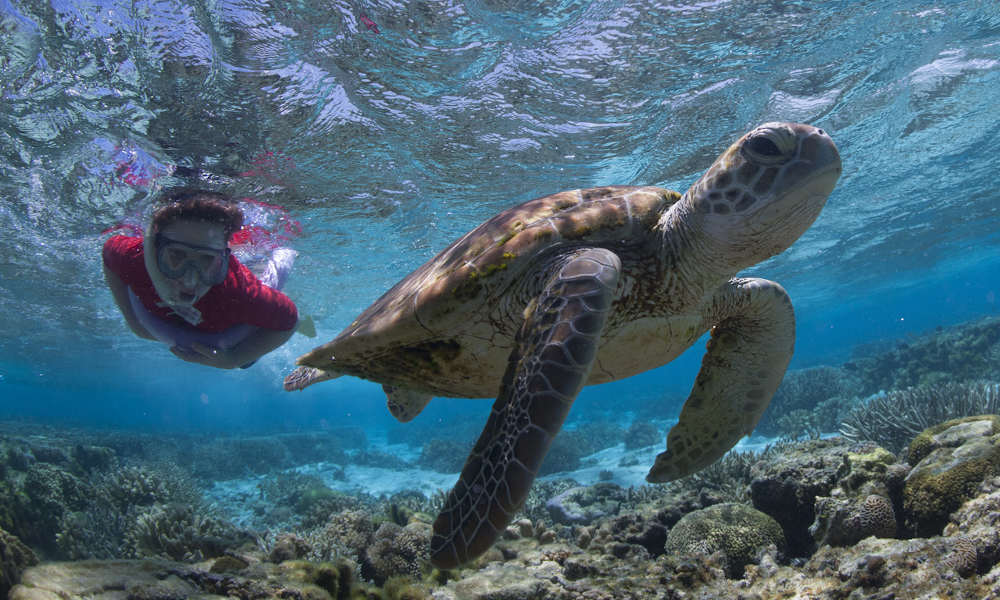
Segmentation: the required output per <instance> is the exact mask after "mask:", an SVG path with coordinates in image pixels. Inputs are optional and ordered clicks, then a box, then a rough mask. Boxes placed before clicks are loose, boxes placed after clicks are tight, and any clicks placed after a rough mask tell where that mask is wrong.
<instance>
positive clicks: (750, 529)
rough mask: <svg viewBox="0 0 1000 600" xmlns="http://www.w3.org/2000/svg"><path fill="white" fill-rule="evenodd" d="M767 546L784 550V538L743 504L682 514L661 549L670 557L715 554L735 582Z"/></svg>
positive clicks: (775, 524) (772, 523) (761, 515)
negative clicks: (669, 554) (717, 553)
mask: <svg viewBox="0 0 1000 600" xmlns="http://www.w3.org/2000/svg"><path fill="white" fill-rule="evenodd" d="M770 546H775V547H776V548H777V549H778V551H779V552H781V551H783V550H784V547H785V536H784V534H783V533H782V531H781V526H780V525H778V522H777V521H775V520H774V519H772V518H771V517H769V516H768V515H766V514H764V513H762V512H760V511H759V510H755V509H753V508H751V507H749V506H747V505H745V504H735V503H727V504H716V505H715V506H710V507H708V508H703V509H701V510H697V511H695V512H692V513H688V514H686V515H684V517H683V518H682V519H681V520H680V521H678V522H677V524H676V525H674V526H673V527H672V528H671V529H670V532H669V533H667V541H666V545H665V546H664V547H665V549H666V551H667V552H669V553H674V554H701V555H703V556H710V555H712V554H715V553H716V552H719V553H721V557H720V559H719V560H720V562H721V564H722V566H723V569H724V570H725V572H726V576H727V577H730V578H733V579H735V578H739V577H742V576H743V568H744V567H746V565H748V564H750V563H753V562H755V561H756V559H757V556H758V555H759V554H760V553H761V552H762V551H764V550H766V549H767V548H768V547H770Z"/></svg>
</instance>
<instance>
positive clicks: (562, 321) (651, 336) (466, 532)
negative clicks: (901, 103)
mask: <svg viewBox="0 0 1000 600" xmlns="http://www.w3.org/2000/svg"><path fill="white" fill-rule="evenodd" d="M840 172H841V166H840V157H839V155H838V153H837V149H836V146H835V145H834V143H833V141H832V140H831V139H830V137H829V136H828V135H827V134H826V133H824V132H823V130H821V129H817V128H815V127H812V126H809V125H802V124H795V123H767V124H765V125H761V126H760V127H757V128H756V129H754V130H753V131H750V132H749V133H747V134H746V135H744V136H743V137H741V138H740V139H739V140H737V141H736V142H735V143H734V144H733V145H732V146H730V147H729V149H727V150H726V151H725V152H724V153H723V154H722V155H721V156H720V157H719V158H718V159H717V160H716V161H715V163H714V164H713V165H712V166H711V168H709V169H708V171H707V172H706V173H705V174H704V175H703V176H702V177H701V178H700V179H699V180H698V181H697V182H696V183H695V184H694V185H692V186H691V188H690V189H689V190H688V191H687V193H685V194H684V195H683V196H681V195H680V194H678V193H677V192H673V191H669V190H665V189H662V188H658V187H650V186H645V187H632V186H611V187H599V188H593V189H582V190H573V191H566V192H560V193H557V194H553V195H551V196H545V197H544V198H539V199H536V200H531V201H529V202H525V203H524V204H521V205H519V206H515V207H514V208H511V209H509V210H506V211H504V212H502V213H500V214H498V215H496V216H495V217H493V218H492V219H490V220H488V221H486V222H485V223H483V224H482V225H480V226H479V227H477V228H475V229H473V230H472V231H470V232H469V233H467V234H466V235H464V236H463V237H462V238H460V239H459V240H457V241H456V242H454V243H453V244H451V245H450V246H448V247H447V248H446V249H445V250H444V251H443V252H441V253H440V254H438V255H437V256H435V257H434V258H432V259H431V260H429V261H428V262H426V263H425V264H424V265H423V266H422V267H420V268H419V269H417V270H416V271H414V272H413V273H411V274H410V275H408V276H407V277H406V278H404V279H403V280H402V281H400V282H399V283H397V284H396V285H395V286H394V287H393V288H392V289H390V290H389V291H388V292H386V293H385V294H384V295H383V296H382V297H381V298H379V299H378V300H377V301H376V302H375V303H374V304H372V305H371V306H370V307H369V308H368V309H367V310H365V311H364V312H363V313H362V314H361V316H359V317H358V318H357V319H356V320H355V321H354V322H353V323H351V325H350V326H349V327H348V328H347V329H345V330H344V331H343V332H342V333H341V334H340V335H338V336H337V337H336V338H335V339H334V340H333V341H332V342H330V343H328V344H325V345H323V346H319V347H317V348H315V349H314V350H312V351H311V352H309V353H308V354H305V355H303V356H301V357H299V359H298V364H299V365H301V366H300V367H299V368H297V369H296V370H295V371H294V372H292V373H291V374H290V375H288V377H286V378H285V389H288V390H296V389H302V388H304V387H306V386H308V385H311V384H313V383H316V382H319V381H325V380H327V379H332V378H334V377H338V376H340V375H353V376H356V377H361V378H363V379H368V380H371V381H376V382H379V383H382V384H383V388H384V389H385V392H386V395H387V396H388V406H389V410H390V411H391V412H392V414H393V415H394V416H395V417H396V418H397V419H399V420H400V421H408V420H410V419H412V418H413V417H415V416H416V415H417V414H418V413H419V412H420V411H421V410H422V409H423V408H424V406H426V404H427V402H428V401H429V400H430V399H431V397H433V396H448V397H462V398H482V397H496V402H495V404H494V405H493V411H492V412H491V414H490V416H489V419H488V420H487V423H486V426H485V428H484V429H483V432H482V434H481V436H480V437H479V441H478V442H477V443H476V445H475V447H474V448H473V450H472V452H471V454H470V455H469V457H468V459H467V460H466V462H465V466H464V468H463V469H462V474H461V476H460V478H459V480H458V482H457V483H456V485H455V487H454V488H453V489H452V490H451V492H450V493H449V494H448V497H447V500H446V503H445V506H444V508H443V509H442V510H441V513H440V514H439V515H438V517H437V519H436V520H435V522H434V528H433V536H432V540H431V562H432V563H433V564H435V565H437V566H438V567H442V568H450V567H454V566H457V565H460V564H462V563H464V562H467V561H469V560H471V559H473V558H475V557H477V556H479V555H480V554H482V553H483V552H485V551H486V550H487V549H488V548H489V547H490V546H491V545H492V544H493V542H494V541H495V540H496V538H497V536H498V535H499V533H500V532H502V531H504V529H505V527H506V526H507V525H508V524H509V522H510V521H511V518H512V516H513V515H514V513H515V512H516V511H517V510H518V509H519V508H520V507H521V505H522V504H523V503H524V500H525V498H526V497H527V495H528V490H529V488H530V487H531V483H532V481H533V480H534V478H535V475H536V473H537V472H538V468H539V465H540V464H541V462H542V459H543V458H544V457H545V453H546V452H547V450H548V448H549V445H550V444H551V443H552V439H553V437H554V436H555V435H556V433H557V432H558V431H559V428H560V427H561V425H562V423H563V421H564V420H565V418H566V414H567V413H568V412H569V408H570V405H571V404H572V403H573V400H574V399H575V398H576V395H577V393H578V392H579V391H580V388H581V387H582V386H584V385H586V384H596V383H603V382H606V381H613V380H616V379H621V378H624V377H629V376H631V375H635V374H636V373H641V372H643V371H646V370H648V369H652V368H654V367H658V366H660V365H663V364H666V363H667V362H670V361H671V360H673V359H674V358H676V357H677V356H678V355H679V354H681V352H683V351H684V350H685V349H687V348H688V347H689V346H691V345H692V344H693V343H694V342H695V341H696V340H697V339H698V338H699V337H701V335H702V334H703V333H705V332H706V331H708V330H709V329H711V331H712V335H711V339H710V341H709V342H708V347H707V351H706V353H705V357H704V359H703V362H702V366H701V370H700V372H699V373H698V376H697V379H696V380H695V383H694V387H693V389H692V390H691V394H690V396H689V397H688V399H687V401H686V403H685V404H684V408H683V409H682V411H681V414H680V420H679V422H678V423H677V424H676V425H675V426H674V427H673V428H672V429H671V430H670V434H669V435H668V436H667V448H666V451H665V452H662V453H660V454H659V455H658V456H657V457H656V461H655V463H654V464H653V467H652V469H650V471H649V474H648V476H647V480H648V481H650V482H665V481H670V480H673V479H677V478H679V477H683V476H685V475H688V474H691V473H693V472H695V471H698V470H699V469H702V468H704V467H706V466H708V465H709V464H711V463H712V462H714V461H715V460H716V459H718V458H719V457H721V456H722V455H723V454H724V453H725V452H726V451H728V450H729V449H730V448H732V447H733V446H734V445H735V444H736V442H737V441H739V439H740V438H741V437H742V436H744V435H747V434H749V433H750V432H751V431H752V430H753V428H754V426H755V425H756V424H757V421H758V419H759V418H760V416H761V414H762V413H763V411H764V409H765V408H766V407H767V405H768V403H769V402H770V400H771V396H772V395H773V394H774V391H775V390H776V389H777V387H778V384H779V383H780V382H781V379H782V377H783V376H784V373H785V369H786V367H787V366H788V361H789V360H790V359H791V356H792V349H793V346H794V341H795V317H794V314H793V311H792V305H791V302H790V301H789V299H788V295H787V293H786V292H785V290H784V289H783V288H782V287H781V286H780V285H778V284H777V283H774V282H772V281H767V280H764V279H756V278H735V275H736V274H737V272H739V271H740V270H741V269H744V268H746V267H749V266H751V265H753V264H756V263H758V262H760V261H762V260H764V259H766V258H769V257H771V256H774V255H776V254H778V253H780V252H782V251H783V250H785V249H786V248H788V247H789V246H791V245H792V243H793V242H795V240H796V239H798V237H799V236H800V235H802V233H803V232H804V231H805V230H806V229H807V228H808V227H809V226H810V225H811V224H812V222H813V221H814V220H815V219H816V217H817V216H818V215H819V212H820V210H821V209H822V208H823V205H824V204H825V202H826V198H827V196H828V195H829V194H830V192H831V191H832V190H833V187H834V184H835V183H836V181H837V178H838V177H839V176H840Z"/></svg>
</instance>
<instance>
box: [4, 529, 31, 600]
mask: <svg viewBox="0 0 1000 600" xmlns="http://www.w3.org/2000/svg"><path fill="white" fill-rule="evenodd" d="M37 564H38V557H37V556H35V553H34V552H32V551H31V548H29V547H27V546H25V545H24V544H22V543H21V540H19V539H17V536H13V535H11V534H9V533H7V532H6V531H4V530H3V529H0V597H7V593H8V592H9V591H10V589H11V588H12V587H14V585H15V584H16V583H18V582H19V581H20V580H21V573H22V572H24V569H25V568H27V567H30V566H32V565H37Z"/></svg>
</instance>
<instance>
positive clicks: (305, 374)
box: [285, 367, 340, 392]
mask: <svg viewBox="0 0 1000 600" xmlns="http://www.w3.org/2000/svg"><path fill="white" fill-rule="evenodd" d="M337 377H340V375H338V374H336V373H329V372H327V371H324V370H322V369H317V368H314V367H298V368H296V369H295V370H294V371H292V372H291V373H289V374H288V376H286V377H285V391H286V392H292V391H295V390H303V389H305V388H307V387H309V386H310V385H312V384H314V383H319V382H321V381H328V380H330V379H336V378H337Z"/></svg>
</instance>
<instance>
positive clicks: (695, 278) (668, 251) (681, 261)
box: [656, 194, 739, 308]
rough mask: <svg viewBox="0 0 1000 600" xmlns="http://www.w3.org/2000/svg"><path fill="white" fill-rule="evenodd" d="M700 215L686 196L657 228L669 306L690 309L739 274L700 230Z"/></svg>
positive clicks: (737, 268)
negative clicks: (665, 268) (664, 267)
mask: <svg viewBox="0 0 1000 600" xmlns="http://www.w3.org/2000/svg"><path fill="white" fill-rule="evenodd" d="M701 223H702V215H701V214H699V213H698V212H697V211H696V210H695V208H694V206H693V204H692V203H691V201H690V199H689V198H688V195H687V194H684V196H683V197H682V198H681V199H680V200H678V201H677V203H675V204H674V205H673V206H671V207H670V209H669V210H667V211H666V212H665V213H664V214H663V216H662V217H660V222H659V223H657V225H656V231H657V234H658V235H659V236H660V248H661V252H662V256H663V260H664V264H666V265H669V266H668V270H667V277H666V280H665V282H664V287H665V288H666V290H665V291H666V293H667V295H668V297H669V298H670V303H671V304H672V305H673V306H676V307H678V308H681V307H684V308H690V307H693V306H696V305H698V304H700V303H701V301H702V299H703V298H704V297H705V296H706V295H707V294H710V293H712V292H713V291H714V290H715V289H716V288H718V287H719V286H720V285H722V284H723V283H725V282H726V281H728V280H729V279H731V278H732V277H734V276H735V275H736V273H737V272H738V271H739V267H738V266H736V265H734V264H733V261H732V259H731V257H730V256H729V255H728V254H727V253H726V249H725V248H723V247H721V245H720V244H719V243H718V242H717V241H715V240H714V239H713V238H712V237H711V236H708V235H705V234H704V233H703V232H702V231H701Z"/></svg>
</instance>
